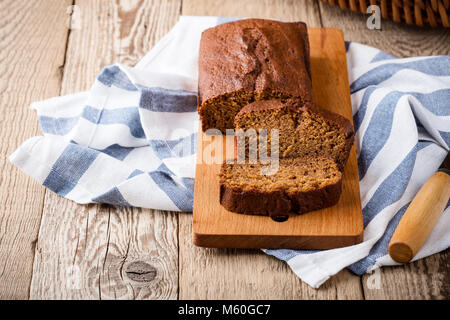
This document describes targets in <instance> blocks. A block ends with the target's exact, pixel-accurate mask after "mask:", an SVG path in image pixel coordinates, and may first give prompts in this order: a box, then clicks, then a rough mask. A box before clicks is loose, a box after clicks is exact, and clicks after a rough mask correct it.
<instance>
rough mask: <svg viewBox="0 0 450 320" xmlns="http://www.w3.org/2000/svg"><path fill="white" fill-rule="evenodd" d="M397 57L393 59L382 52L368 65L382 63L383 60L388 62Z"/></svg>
mask: <svg viewBox="0 0 450 320" xmlns="http://www.w3.org/2000/svg"><path fill="white" fill-rule="evenodd" d="M396 58H397V57H394V56H393V55H390V54H388V53H386V52H384V51H380V52H378V53H377V54H376V55H375V57H373V58H372V60H371V61H370V63H373V62H378V61H383V60H389V59H396Z"/></svg>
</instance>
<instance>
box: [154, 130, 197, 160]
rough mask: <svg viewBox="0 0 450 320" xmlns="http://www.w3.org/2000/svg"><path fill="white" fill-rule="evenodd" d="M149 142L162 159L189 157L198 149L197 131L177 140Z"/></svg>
mask: <svg viewBox="0 0 450 320" xmlns="http://www.w3.org/2000/svg"><path fill="white" fill-rule="evenodd" d="M149 144H150V146H151V147H152V149H153V152H154V153H155V154H156V156H157V157H158V158H160V159H166V158H182V157H187V156H191V155H193V154H195V152H196V150H197V149H196V146H197V133H193V134H191V135H189V136H187V137H183V138H180V139H176V140H149Z"/></svg>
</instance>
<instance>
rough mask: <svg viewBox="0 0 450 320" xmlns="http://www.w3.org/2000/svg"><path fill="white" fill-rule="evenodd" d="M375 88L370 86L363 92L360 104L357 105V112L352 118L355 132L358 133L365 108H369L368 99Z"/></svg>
mask: <svg viewBox="0 0 450 320" xmlns="http://www.w3.org/2000/svg"><path fill="white" fill-rule="evenodd" d="M375 89H376V87H375V86H370V87H368V88H367V89H366V91H364V95H363V97H362V99H361V103H360V105H359V108H358V111H356V113H355V115H354V116H353V125H354V127H355V132H356V131H358V129H359V127H360V126H361V123H362V122H363V120H364V117H365V115H366V111H367V107H368V106H369V104H368V103H369V99H370V96H371V95H372V93H373V92H374V91H375Z"/></svg>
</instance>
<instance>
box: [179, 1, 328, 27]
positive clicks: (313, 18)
mask: <svg viewBox="0 0 450 320" xmlns="http://www.w3.org/2000/svg"><path fill="white" fill-rule="evenodd" d="M181 12H182V14H183V15H198V16H222V17H246V18H264V19H280V20H283V21H304V22H306V23H307V24H308V27H320V26H321V25H320V15H319V6H318V4H317V2H316V1H315V0H314V1H311V0H281V1H273V0H247V1H241V0H227V1H221V0H183V8H182V11H181Z"/></svg>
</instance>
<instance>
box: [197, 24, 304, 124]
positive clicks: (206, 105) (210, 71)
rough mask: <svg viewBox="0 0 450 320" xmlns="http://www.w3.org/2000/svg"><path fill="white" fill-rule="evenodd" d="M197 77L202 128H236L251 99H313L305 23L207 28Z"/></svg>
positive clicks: (200, 53) (204, 33)
mask: <svg viewBox="0 0 450 320" xmlns="http://www.w3.org/2000/svg"><path fill="white" fill-rule="evenodd" d="M198 76H199V79H198V112H199V114H200V120H201V123H202V129H203V131H206V130H207V129H219V130H221V131H222V132H225V130H226V129H233V128H234V125H233V121H234V117H235V116H236V114H237V113H238V112H239V111H240V110H241V109H242V108H243V107H244V106H245V105H247V104H249V103H251V102H253V101H257V100H266V99H271V98H277V99H288V98H292V97H295V98H297V99H299V100H300V101H302V102H308V101H312V90H311V71H310V64H309V42H308V34H307V29H306V25H305V24H304V23H303V22H292V23H285V22H279V21H272V20H263V19H246V20H239V21H235V22H230V23H225V24H221V25H219V26H216V27H214V28H210V29H207V30H205V31H204V32H203V33H202V37H201V41H200V52H199V75H198Z"/></svg>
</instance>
